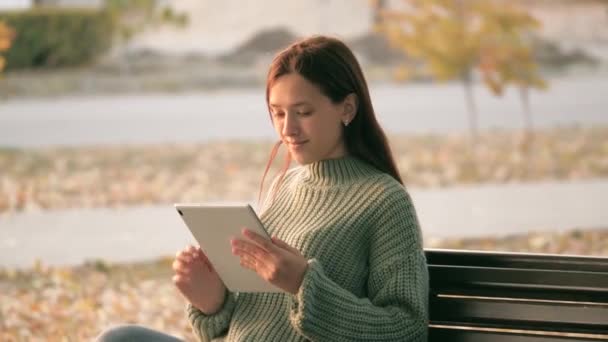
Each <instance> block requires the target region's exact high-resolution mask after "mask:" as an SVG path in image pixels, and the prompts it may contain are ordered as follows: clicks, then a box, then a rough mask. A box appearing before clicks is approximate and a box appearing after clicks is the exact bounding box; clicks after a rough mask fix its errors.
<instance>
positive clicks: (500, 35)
mask: <svg viewBox="0 0 608 342" xmlns="http://www.w3.org/2000/svg"><path fill="white" fill-rule="evenodd" d="M481 10H482V13H483V14H484V16H485V20H484V21H483V23H482V24H483V28H482V30H483V31H484V37H485V39H484V41H483V44H482V48H481V53H480V63H479V69H480V72H481V75H482V78H483V81H484V83H485V84H486V85H487V86H488V88H490V89H491V90H492V92H493V93H494V94H497V95H500V94H502V93H503V92H504V88H505V87H507V86H508V85H510V84H512V85H514V86H516V87H517V88H518V90H519V96H520V99H521V102H522V108H523V116H524V126H525V130H526V132H527V135H528V136H529V137H531V136H532V131H533V130H534V124H533V120H532V111H531V109H530V96H529V93H530V88H537V89H546V88H547V83H546V81H545V80H544V79H543V78H542V77H541V76H540V74H539V72H538V65H537V63H536V61H535V58H534V54H533V49H532V41H531V39H532V37H531V36H530V33H531V32H532V31H534V30H536V29H538V28H539V27H540V23H539V22H538V21H537V20H536V19H534V18H533V17H532V16H530V15H529V14H527V13H525V12H524V11H522V10H520V9H517V8H515V7H512V6H509V5H503V6H502V7H501V8H497V7H496V6H488V4H487V3H486V4H485V5H482V6H481Z"/></svg>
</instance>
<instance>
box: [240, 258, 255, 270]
mask: <svg viewBox="0 0 608 342" xmlns="http://www.w3.org/2000/svg"><path fill="white" fill-rule="evenodd" d="M241 266H243V267H244V268H247V269H250V270H252V271H255V270H256V265H255V263H254V262H252V261H251V260H250V259H247V258H241Z"/></svg>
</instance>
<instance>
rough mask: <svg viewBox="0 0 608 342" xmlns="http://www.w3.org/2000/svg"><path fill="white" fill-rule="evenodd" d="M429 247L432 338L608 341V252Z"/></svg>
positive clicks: (457, 340)
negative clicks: (582, 253) (601, 254)
mask: <svg viewBox="0 0 608 342" xmlns="http://www.w3.org/2000/svg"><path fill="white" fill-rule="evenodd" d="M425 252H426V256H427V261H428V265H429V273H430V290H431V291H430V298H429V306H430V308H429V310H430V337H429V341H431V342H436V341H437V342H438V341H442V342H444V341H449V342H465V341H466V342H477V341H492V342H511V341H512V342H515V341H517V342H549V341H562V342H563V341H598V339H597V338H600V339H599V340H605V341H608V258H601V257H584V256H580V257H579V256H560V255H543V254H520V253H494V252H473V251H454V250H435V249H427V250H426V251H425ZM565 334H568V336H567V337H566V336H564V335H565ZM594 337H597V338H594Z"/></svg>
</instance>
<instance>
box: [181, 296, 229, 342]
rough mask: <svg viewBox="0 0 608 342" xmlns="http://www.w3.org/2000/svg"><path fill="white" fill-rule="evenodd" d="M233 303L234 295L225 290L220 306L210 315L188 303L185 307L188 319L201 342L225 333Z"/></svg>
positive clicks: (206, 341)
mask: <svg viewBox="0 0 608 342" xmlns="http://www.w3.org/2000/svg"><path fill="white" fill-rule="evenodd" d="M235 305H236V300H235V295H234V293H232V292H230V291H226V298H224V304H223V306H222V308H221V309H220V310H219V311H218V312H216V313H214V314H212V315H206V314H204V313H203V312H202V311H201V310H199V309H198V308H196V307H194V306H193V305H192V304H190V303H188V305H187V307H186V313H187V315H188V321H189V322H190V326H191V327H192V330H193V331H194V333H195V334H196V335H197V336H198V338H199V340H200V341H201V342H208V341H211V340H212V339H214V338H216V337H218V336H220V335H222V334H224V333H225V331H226V330H227V329H228V326H229V325H230V320H231V318H232V312H233V311H234V307H235Z"/></svg>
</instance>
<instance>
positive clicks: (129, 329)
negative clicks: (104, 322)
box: [95, 325, 184, 342]
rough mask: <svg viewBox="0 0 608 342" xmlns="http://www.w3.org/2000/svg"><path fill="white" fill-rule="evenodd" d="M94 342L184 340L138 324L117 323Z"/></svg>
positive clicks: (175, 341)
mask: <svg viewBox="0 0 608 342" xmlns="http://www.w3.org/2000/svg"><path fill="white" fill-rule="evenodd" d="M95 341H96V342H138V341H151V342H184V341H183V340H180V339H178V338H177V337H174V336H171V335H167V334H165V333H162V332H160V331H156V330H152V329H148V328H145V327H142V326H139V325H118V326H115V327H112V328H110V329H107V330H105V331H103V332H102V333H101V334H100V335H99V336H97V338H96V339H95Z"/></svg>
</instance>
